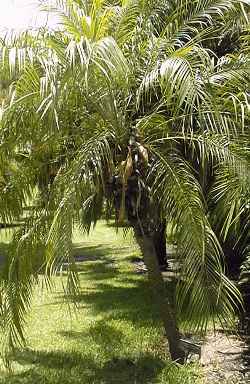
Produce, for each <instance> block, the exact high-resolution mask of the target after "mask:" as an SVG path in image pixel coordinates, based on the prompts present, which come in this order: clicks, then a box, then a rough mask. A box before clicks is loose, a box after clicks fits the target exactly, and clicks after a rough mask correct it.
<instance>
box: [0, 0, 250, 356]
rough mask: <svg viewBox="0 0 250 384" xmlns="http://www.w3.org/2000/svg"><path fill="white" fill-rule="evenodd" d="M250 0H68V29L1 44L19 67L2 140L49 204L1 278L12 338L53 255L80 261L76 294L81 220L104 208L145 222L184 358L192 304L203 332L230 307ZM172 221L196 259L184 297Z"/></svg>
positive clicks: (119, 217) (29, 189) (169, 322)
mask: <svg viewBox="0 0 250 384" xmlns="http://www.w3.org/2000/svg"><path fill="white" fill-rule="evenodd" d="M248 5H249V4H248V2H247V1H218V2H214V1H209V0H206V1H198V0H197V1H195V2H194V1H191V0H185V1H181V2H177V1H162V0H161V1H157V0H156V1H150V0H147V1H146V0H145V1H142V0H141V1H139V0H133V1H129V0H128V1H116V2H113V3H112V2H109V4H107V2H105V1H102V0H95V1H94V0H93V1H87V0H86V1H83V0H82V1H81V0H79V1H73V0H69V1H66V0H65V1H63V0H61V1H58V2H57V6H56V10H55V11H56V12H57V13H58V15H59V16H60V17H61V20H62V25H61V26H60V28H59V29H58V30H57V31H54V32H49V31H46V30H42V31H40V32H37V33H36V34H32V33H31V34H28V33H27V34H23V35H22V36H20V37H13V38H12V39H9V40H7V39H6V40H5V41H3V43H2V48H1V66H2V72H3V74H6V73H8V70H9V71H10V74H11V75H12V76H13V74H14V75H15V79H16V80H15V81H14V83H13V85H12V87H11V90H10V96H9V98H8V99H7V101H6V104H5V106H4V110H3V114H2V120H1V131H0V134H1V143H2V144H1V145H2V149H3V151H2V153H3V157H4V158H5V159H11V161H12V162H13V163H15V164H17V165H16V167H17V168H19V171H20V173H22V174H24V175H25V177H23V178H21V177H20V174H18V172H15V173H10V176H9V179H10V180H9V185H12V184H11V183H12V182H13V180H18V183H17V182H16V184H15V187H16V188H17V191H18V192H19V194H18V201H19V203H20V204H21V206H25V205H27V204H28V201H27V200H28V197H29V198H30V195H32V196H33V197H32V199H33V201H34V204H35V209H34V210H33V213H32V215H31V216H30V218H29V219H28V220H27V222H26V224H25V225H24V226H23V227H22V228H21V230H20V231H19V232H17V233H16V235H15V236H14V239H13V249H12V251H13V252H12V254H11V255H10V258H9V265H8V266H7V269H6V271H7V272H6V273H5V274H3V275H2V280H1V307H2V313H3V324H4V326H5V329H6V335H7V342H8V345H10V346H13V345H15V344H16V342H18V341H22V339H23V333H22V325H23V323H24V318H25V312H26V310H27V309H28V307H29V304H30V297H31V293H32V286H33V283H34V281H35V280H36V278H37V276H38V274H39V272H40V271H41V266H43V272H45V276H46V277H49V276H51V275H52V274H53V272H54V271H55V270H56V268H57V266H58V265H59V264H60V262H61V261H62V260H65V259H68V262H69V271H68V284H67V290H68V293H69V294H77V290H78V288H79V287H78V279H77V268H76V265H75V262H74V259H73V257H72V254H71V250H72V231H73V227H74V225H76V224H79V225H81V226H82V227H83V229H85V230H89V229H90V228H91V225H92V224H94V223H95V222H96V221H97V220H98V219H99V218H100V217H101V216H102V214H103V212H104V211H105V210H106V213H107V214H110V212H115V217H116V221H117V225H119V223H121V222H123V221H124V220H126V221H127V222H128V224H129V225H130V226H131V227H132V228H133V230H134V234H135V238H136V239H137V241H138V244H139V245H140V247H141V250H142V253H143V256H144V260H145V263H146V266H147V269H148V274H149V280H150V282H151V284H152V287H153V289H154V292H155V300H156V301H157V302H158V304H159V310H160V311H161V313H162V318H163V323H164V327H165V330H166V335H167V338H168V341H169V346H170V353H171V357H172V358H173V359H177V360H179V361H182V360H183V358H184V355H183V352H182V350H181V348H180V344H179V338H180V333H179V330H178V318H179V316H180V314H181V313H182V314H183V313H184V314H185V320H186V324H187V325H188V326H189V327H190V328H192V329H199V330H204V329H205V328H206V326H207V323H208V321H209V320H213V321H215V320H216V319H219V320H220V321H221V322H223V321H224V320H228V319H229V318H232V316H233V315H234V312H235V309H236V308H237V306H238V305H239V303H240V300H241V299H240V294H239V292H238V290H237V288H236V287H235V286H234V284H233V283H232V282H231V281H230V280H229V279H228V278H227V277H226V275H225V273H224V267H223V264H224V263H223V251H222V247H221V243H222V242H223V241H226V239H227V238H228V236H229V234H230V235H231V236H234V235H235V236H236V237H237V234H238V232H239V227H240V226H241V223H242V220H243V221H244V225H245V226H246V227H247V226H248V225H249V209H248V210H247V206H248V205H247V204H248V201H249V167H248V164H249V153H248V148H247V145H249V125H248V124H249V104H248V101H249V100H248V98H249V95H248V90H249V77H250V73H249V54H248V46H247V39H248V32H249V31H248V14H249V6H248ZM225 42H228V44H226V46H227V49H226V50H223V46H224V45H225ZM229 43H230V44H229ZM13 44H14V47H13ZM223 44H224V45H223ZM218 47H219V48H218ZM216 53H217V55H216ZM6 71H7V72H6ZM18 157H19V160H17V158H18ZM232 181H234V183H233V184H231V183H232ZM11 209H12V204H11V203H9V204H7V205H6V206H5V207H4V208H3V210H1V212H0V214H1V215H2V216H3V217H4V213H3V214H2V212H5V211H7V212H8V210H10V211H11ZM20 214H21V212H20V210H19V211H18V212H17V216H18V215H20ZM165 222H170V223H172V226H173V227H175V228H176V231H175V239H176V242H177V246H178V256H179V258H180V260H181V266H182V267H181V274H180V280H179V282H178V284H177V287H176V306H175V308H173V306H172V304H171V303H170V300H169V295H168V292H167V291H166V288H165V285H164V282H163V279H162V275H161V272H160V268H159V263H158V258H157V247H156V244H157V241H156V239H157V236H158V235H159V233H160V232H161V231H162V228H163V227H164V223H165ZM215 232H216V234H217V236H216V234H215ZM218 238H219V240H220V241H221V243H220V241H219V240H218ZM41 249H42V250H43V251H42V252H41ZM46 277H45V278H46ZM46 281H47V280H46Z"/></svg>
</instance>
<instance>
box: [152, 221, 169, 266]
mask: <svg viewBox="0 0 250 384" xmlns="http://www.w3.org/2000/svg"><path fill="white" fill-rule="evenodd" d="M153 242H154V247H155V251H156V255H157V259H158V263H159V266H160V268H161V270H162V269H166V268H167V265H168V263H167V249H166V220H163V221H162V222H161V223H160V224H159V226H158V228H157V231H155V232H154V234H153Z"/></svg>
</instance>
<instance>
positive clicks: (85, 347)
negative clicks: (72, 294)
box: [0, 223, 200, 384]
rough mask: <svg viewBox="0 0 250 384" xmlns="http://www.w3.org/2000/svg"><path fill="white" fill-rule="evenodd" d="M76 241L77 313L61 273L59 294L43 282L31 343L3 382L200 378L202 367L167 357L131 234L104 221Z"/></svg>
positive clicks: (175, 383) (125, 383) (105, 383)
mask: <svg viewBox="0 0 250 384" xmlns="http://www.w3.org/2000/svg"><path fill="white" fill-rule="evenodd" d="M74 245H75V247H74V254H75V256H76V259H77V260H81V261H79V263H78V266H79V271H80V273H79V275H80V281H81V292H80V295H79V297H78V298H77V300H76V302H77V307H78V309H77V311H75V310H74V308H73V305H70V307H68V306H67V304H65V297H64V291H63V289H62V279H63V277H61V276H60V274H59V276H57V277H55V285H54V292H53V293H51V292H46V291H44V290H41V287H37V289H36V294H35V297H34V303H33V309H32V312H31V313H30V315H29V316H28V322H27V328H26V335H27V347H26V348H24V349H20V350H18V351H16V355H15V358H14V360H13V372H12V373H7V372H4V371H3V370H2V372H1V376H0V383H1V384H17V383H22V384H40V383H41V384H59V383H60V384H78V383H79V384H85V383H86V384H87V383H89V384H94V383H99V384H109V383H111V384H112V383H114V384H147V383H148V384H151V383H152V384H153V383H162V384H163V383H164V384H165V383H166V384H189V383H192V384H195V383H199V382H200V378H199V376H197V375H198V373H199V371H198V369H197V367H196V366H185V367H177V366H176V365H175V364H174V363H172V362H170V360H169V358H168V353H167V348H166V343H165V340H164V337H163V334H164V332H163V328H162V326H161V321H160V319H159V316H158V313H157V310H156V308H155V307H154V303H153V302H152V296H151V292H150V290H149V288H148V283H147V278H146V275H139V274H136V273H135V272H134V267H133V265H132V264H131V263H130V262H129V260H130V259H131V256H135V255H137V256H138V255H139V251H138V248H137V246H136V245H135V243H134V242H133V239H132V237H131V236H130V235H128V236H127V237H125V238H124V236H123V232H122V231H120V232H119V233H118V234H116V231H115V230H114V228H112V227H110V226H108V227H107V226H105V225H104V224H103V223H100V224H99V225H98V226H97V228H96V229H95V231H94V233H93V234H92V235H91V236H90V237H88V238H87V237H83V236H82V235H81V234H80V232H79V231H76V232H75V236H74ZM65 273H66V272H65V271H63V272H62V276H63V275H64V274H65ZM69 309H70V310H69Z"/></svg>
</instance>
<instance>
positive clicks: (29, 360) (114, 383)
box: [0, 350, 165, 384]
mask: <svg viewBox="0 0 250 384" xmlns="http://www.w3.org/2000/svg"><path fill="white" fill-rule="evenodd" d="M16 360H17V361H18V362H19V364H20V365H21V366H22V367H23V369H24V371H23V372H21V373H20V374H16V375H7V376H5V377H2V379H0V383H1V384H16V383H25V384H37V383H38V384H40V383H41V384H78V383H79V384H87V383H88V384H94V383H95V384H152V383H153V382H155V379H156V377H157V376H158V374H159V373H160V372H161V370H162V369H163V368H164V366H165V363H164V361H162V360H161V359H160V358H157V357H155V356H153V355H151V354H150V353H145V354H141V355H140V356H137V357H133V358H132V359H128V358H125V357H120V358H111V359H109V360H106V361H105V362H103V364H98V363H97V362H95V360H94V358H93V357H91V356H85V355H82V354H79V353H76V352H73V351H72V352H68V353H64V352H61V351H54V352H45V351H35V350H25V351H22V352H20V351H19V352H18V353H17V355H16Z"/></svg>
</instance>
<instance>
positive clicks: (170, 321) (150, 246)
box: [134, 228, 185, 364]
mask: <svg viewBox="0 0 250 384" xmlns="http://www.w3.org/2000/svg"><path fill="white" fill-rule="evenodd" d="M134 229H135V235H136V239H137V241H138V244H139V246H140V248H141V250H142V253H143V257H144V262H145V264H146V266H147V269H148V278H149V282H150V284H151V286H152V290H153V295H154V300H155V302H156V303H157V307H158V310H159V313H160V315H161V318H162V321H163V325H164V328H165V333H166V336H167V339H168V344H169V352H170V356H171V358H172V360H175V361H178V362H179V363H180V364H183V363H184V361H185V353H184V352H183V350H182V349H181V348H180V344H179V341H180V333H179V330H178V327H177V323H176V317H175V312H174V309H173V307H172V305H171V303H170V300H169V298H168V296H167V292H166V288H165V283H164V280H163V277H162V273H161V271H160V268H159V263H158V260H157V254H156V251H155V246H154V240H153V238H152V236H148V235H144V236H142V235H141V234H140V233H138V232H139V231H137V230H136V228H134Z"/></svg>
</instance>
